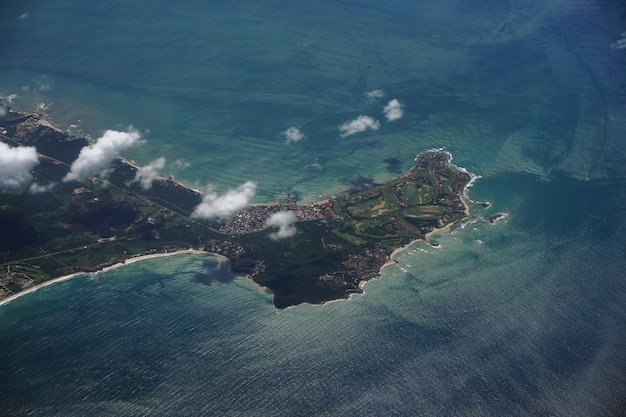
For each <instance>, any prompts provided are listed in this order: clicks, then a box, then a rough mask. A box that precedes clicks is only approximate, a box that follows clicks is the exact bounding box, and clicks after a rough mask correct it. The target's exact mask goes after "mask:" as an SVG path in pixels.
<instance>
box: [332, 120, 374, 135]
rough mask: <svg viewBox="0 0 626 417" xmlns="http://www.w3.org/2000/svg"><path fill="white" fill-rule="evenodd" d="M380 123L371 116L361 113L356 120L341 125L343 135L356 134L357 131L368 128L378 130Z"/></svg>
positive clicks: (340, 129) (363, 130)
mask: <svg viewBox="0 0 626 417" xmlns="http://www.w3.org/2000/svg"><path fill="white" fill-rule="evenodd" d="M379 127H380V123H379V122H378V120H374V119H372V118H371V117H369V116H363V115H360V116H359V117H357V118H356V119H354V120H351V121H349V122H345V123H344V124H342V125H341V126H339V131H340V132H341V137H342V138H345V137H346V136H350V135H354V134H355V133H360V132H365V131H366V130H367V129H372V130H378V128H379Z"/></svg>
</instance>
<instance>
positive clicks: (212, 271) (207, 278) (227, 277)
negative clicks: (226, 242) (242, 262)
mask: <svg viewBox="0 0 626 417" xmlns="http://www.w3.org/2000/svg"><path fill="white" fill-rule="evenodd" d="M203 269H204V270H205V271H206V272H203V273H198V274H195V275H194V276H193V278H192V279H191V281H192V282H197V283H199V284H203V285H212V284H214V283H221V284H227V283H229V282H233V280H234V279H235V275H234V274H233V273H232V271H231V270H230V263H229V262H227V261H224V262H218V261H217V260H213V259H211V260H207V261H205V262H204V263H203Z"/></svg>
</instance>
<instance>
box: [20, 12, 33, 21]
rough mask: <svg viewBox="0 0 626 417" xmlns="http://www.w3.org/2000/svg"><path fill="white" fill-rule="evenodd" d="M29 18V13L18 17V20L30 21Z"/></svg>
mask: <svg viewBox="0 0 626 417" xmlns="http://www.w3.org/2000/svg"><path fill="white" fill-rule="evenodd" d="M29 17H30V14H29V13H28V12H27V13H22V14H21V15H20V17H18V18H17V19H18V20H26V19H28V18H29Z"/></svg>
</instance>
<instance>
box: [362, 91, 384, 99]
mask: <svg viewBox="0 0 626 417" xmlns="http://www.w3.org/2000/svg"><path fill="white" fill-rule="evenodd" d="M365 97H367V98H368V99H370V100H373V99H375V98H381V97H385V92H384V91H383V90H372V91H368V92H367V93H365Z"/></svg>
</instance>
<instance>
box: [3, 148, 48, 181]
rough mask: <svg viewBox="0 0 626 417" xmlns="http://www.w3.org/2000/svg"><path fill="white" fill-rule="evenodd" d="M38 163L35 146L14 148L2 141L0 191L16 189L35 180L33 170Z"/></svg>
mask: <svg viewBox="0 0 626 417" xmlns="http://www.w3.org/2000/svg"><path fill="white" fill-rule="evenodd" d="M38 163H39V155H37V149H35V147H33V146H28V147H27V146H18V147H15V148H12V147H10V146H9V145H7V144H6V143H4V142H0V191H10V190H14V189H17V188H20V187H22V186H24V185H26V184H28V183H30V182H31V181H33V174H32V173H31V171H32V169H33V168H34V167H35V165H37V164H38Z"/></svg>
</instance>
